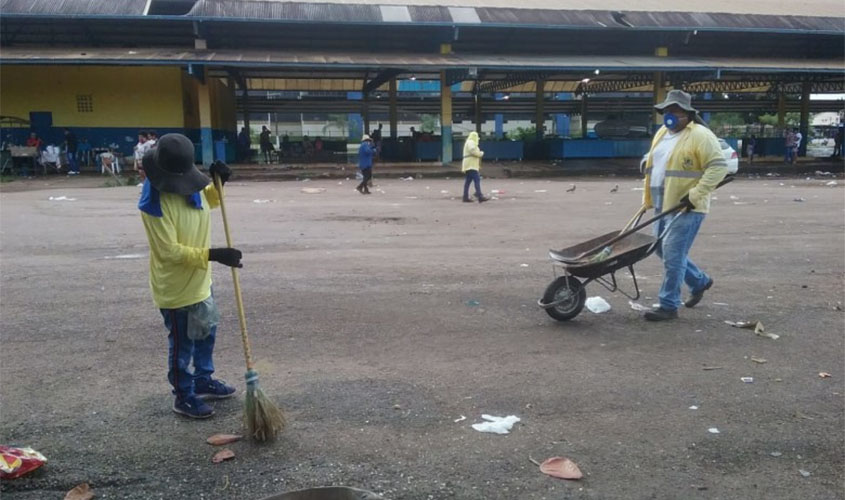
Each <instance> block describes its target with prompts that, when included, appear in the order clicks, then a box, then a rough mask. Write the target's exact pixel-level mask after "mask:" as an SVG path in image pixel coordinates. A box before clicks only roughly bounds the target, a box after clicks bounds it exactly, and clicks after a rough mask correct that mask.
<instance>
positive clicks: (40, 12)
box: [0, 0, 149, 16]
mask: <svg viewBox="0 0 845 500" xmlns="http://www.w3.org/2000/svg"><path fill="white" fill-rule="evenodd" d="M148 3H149V0H0V13H2V14H4V15H7V14H21V15H32V16H143V15H144V14H145V13H146V9H147V4H148Z"/></svg>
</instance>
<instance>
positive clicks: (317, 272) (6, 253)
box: [0, 177, 845, 500]
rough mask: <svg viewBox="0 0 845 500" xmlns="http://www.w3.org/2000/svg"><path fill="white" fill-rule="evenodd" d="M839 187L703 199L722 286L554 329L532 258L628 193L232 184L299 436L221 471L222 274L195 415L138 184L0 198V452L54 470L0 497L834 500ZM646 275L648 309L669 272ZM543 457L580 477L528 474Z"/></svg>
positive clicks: (228, 323)
mask: <svg viewBox="0 0 845 500" xmlns="http://www.w3.org/2000/svg"><path fill="white" fill-rule="evenodd" d="M829 180H830V179H812V180H806V179H804V178H800V179H790V178H773V177H772V178H764V179H758V180H738V181H736V182H734V183H733V184H731V185H729V186H726V187H725V188H723V189H722V190H720V192H718V194H717V198H718V199H717V200H716V201H714V204H713V205H714V207H713V211H712V213H711V214H710V216H708V218H707V220H706V221H705V223H704V226H703V228H702V231H701V233H700V235H699V237H698V239H697V241H696V244H695V247H694V249H693V252H692V256H693V257H694V259H695V260H696V262H697V263H698V264H700V265H701V266H702V267H703V268H704V269H706V270H707V271H708V272H709V273H711V274H712V276H713V277H714V279H715V286H714V287H713V288H712V289H711V290H710V291H709V292H708V293H707V294H706V296H705V298H704V300H703V301H702V303H701V304H700V305H699V306H698V307H696V308H695V309H685V310H683V311H681V317H680V319H678V320H677V321H674V322H667V323H660V324H649V323H646V322H644V321H643V320H642V319H641V318H640V316H639V314H640V313H638V312H636V311H634V310H632V309H631V307H630V306H629V304H628V299H627V298H625V297H624V296H622V295H620V294H618V293H617V294H611V293H609V292H608V291H606V290H604V289H602V288H601V287H600V286H599V285H597V284H591V285H589V286H588V296H595V295H599V296H601V297H604V298H605V299H607V300H608V301H609V302H610V304H611V305H612V307H613V308H612V310H611V311H610V312H608V313H605V314H594V313H591V312H589V311H587V310H586V309H585V310H584V312H582V313H581V315H580V316H578V317H577V318H575V319H574V320H572V321H569V322H565V323H560V322H556V321H554V320H552V319H551V318H549V317H548V316H547V315H546V313H545V312H543V311H542V310H541V309H539V308H538V307H537V306H536V302H537V299H538V298H539V297H540V295H541V294H542V293H543V290H544V289H545V287H546V286H547V285H548V283H549V282H550V281H551V280H552V279H553V277H554V274H553V269H552V266H551V265H550V262H549V260H548V257H547V250H548V249H549V248H562V247H566V246H570V245H573V244H576V243H579V242H582V241H585V240H587V239H589V238H591V237H593V236H596V235H599V234H602V233H604V232H608V231H612V230H613V229H615V228H618V227H621V226H622V225H623V224H624V223H625V221H626V220H627V219H628V218H629V216H630V215H631V214H632V213H633V212H634V211H635V210H636V208H637V207H638V205H639V202H640V197H641V194H642V193H641V192H640V191H638V190H635V189H636V188H637V187H638V186H639V182H638V181H636V180H634V179H623V178H618V179H614V178H606V179H589V178H577V179H560V180H542V179H531V180H522V179H487V180H485V181H484V187H485V189H486V190H487V191H488V192H489V191H490V190H494V189H496V190H501V191H503V193H502V194H499V195H498V198H499V199H496V200H493V201H491V202H489V203H486V204H482V205H479V204H463V203H461V202H460V199H459V198H458V197H457V196H459V193H458V192H459V189H460V188H461V185H462V181H461V180H460V179H451V180H447V179H417V180H414V181H401V180H398V179H394V180H380V181H377V183H378V190H377V191H376V192H375V194H373V195H372V196H369V197H365V196H361V195H359V194H358V193H356V192H354V191H353V185H354V182H352V181H338V180H323V181H311V182H246V183H245V182H240V183H239V182H236V181H235V180H233V182H232V183H231V185H229V186H228V188H229V189H228V191H227V194H228V200H229V207H228V208H229V211H230V217H231V218H232V223H233V228H234V229H233V230H234V239H235V242H236V246H237V247H239V248H241V249H242V250H243V251H244V255H245V257H244V269H243V271H242V275H241V279H242V284H243V288H244V293H245V300H246V306H247V317H248V323H249V328H250V332H251V336H252V340H253V352H254V353H255V355H256V356H257V358H258V360H259V365H258V367H259V371H260V374H261V384H262V387H263V388H264V390H265V392H266V393H267V394H269V395H270V396H271V397H272V398H273V399H274V400H275V401H277V402H278V403H279V404H280V405H281V406H283V407H284V409H285V411H286V413H287V415H288V417H289V419H290V426H289V428H288V430H287V431H286V432H285V433H284V435H283V436H282V437H281V439H280V440H279V441H278V442H276V443H275V444H272V445H264V446H257V445H252V444H250V443H248V442H238V443H235V444H233V445H231V449H232V450H233V451H234V452H235V454H236V458H235V459H234V460H231V461H228V462H225V463H223V464H218V465H214V464H212V463H211V460H210V459H211V456H212V455H213V454H214V452H215V451H216V450H215V449H214V448H212V447H211V446H209V445H208V444H206V443H205V439H206V438H207V437H208V436H209V435H211V434H214V433H218V432H238V431H239V430H240V429H241V417H242V403H243V392H242V391H243V387H244V384H243V379H242V376H243V373H244V365H243V357H242V351H241V347H240V340H239V335H238V327H237V316H236V312H235V305H234V300H233V297H232V285H231V277H230V275H229V273H228V270H227V269H225V268H223V267H220V266H217V267H216V268H215V293H216V296H217V298H218V304H219V305H220V307H221V312H222V314H223V318H222V324H221V326H220V329H219V337H218V345H217V348H216V355H215V357H216V365H217V375H218V376H220V377H222V378H224V379H226V380H228V381H229V382H231V383H235V384H236V385H238V387H239V389H240V391H239V394H238V397H237V398H236V399H232V400H228V401H224V402H218V403H216V404H215V405H214V406H215V409H216V415H215V416H214V418H212V419H210V420H207V421H201V422H197V421H190V420H187V419H185V418H182V417H179V416H177V415H175V414H173V413H172V412H171V411H170V405H171V396H170V392H169V387H168V385H167V382H166V377H165V374H166V346H167V341H166V331H165V329H164V327H163V325H162V321H161V317H160V316H159V314H158V311H157V310H156V309H155V307H154V305H153V304H152V301H151V298H150V293H149V290H148V286H147V260H146V259H147V253H148V251H147V244H146V239H145V236H144V232H143V228H142V226H141V223H140V218H139V215H138V212H137V210H136V208H135V203H136V201H137V196H138V188H137V187H122V188H91V187H85V186H87V185H90V183H89V184H86V183H85V182H84V179H60V178H56V179H54V180H52V181H51V182H50V185H46V184H44V183H43V182H42V183H40V184H39V183H38V182H33V183H31V185H30V186H29V187H28V188H27V189H26V190H21V189H20V188H17V189H6V190H4V192H3V193H2V194H0V210H2V212H0V213H2V219H0V246H1V247H0V251H1V253H0V258H2V260H0V269H2V279H1V280H0V285H2V287H1V288H0V306H1V307H2V308H1V309H0V313H2V314H0V330H2V350H0V361H1V362H2V367H1V369H0V374H1V375H2V385H0V391H2V419H1V420H0V436H2V437H0V442H2V443H4V444H15V445H21V446H31V447H33V448H35V449H36V450H39V451H41V452H42V453H43V454H44V455H46V456H47V458H48V459H49V463H48V464H47V465H46V466H45V467H43V468H42V469H41V470H39V471H37V472H35V473H33V474H31V475H30V476H27V477H25V478H22V479H19V480H16V481H13V482H6V483H3V485H2V494H3V498H10V499H12V498H16V499H18V498H19V499H49V498H63V496H64V493H65V492H66V491H67V490H69V489H71V488H72V487H73V486H74V485H76V484H79V483H82V482H88V483H90V484H91V486H92V488H93V489H94V491H95V493H96V494H97V496H98V498H133V499H148V498H192V499H195V498H224V499H226V498H231V499H260V498H263V497H264V496H268V495H271V494H276V493H280V492H284V491H288V490H293V489H298V488H304V487H311V486H317V485H330V484H336V485H339V484H343V485H350V486H357V487H361V488H365V489H369V490H372V491H374V492H377V493H381V494H383V495H385V497H387V498H391V499H441V498H456V499H562V498H566V499H680V498H684V499H699V498H700V499H738V498H742V499H794V498H804V499H825V500H827V499H832V498H845V494H843V480H845V473H844V472H843V470H845V469H844V466H845V463H843V450H845V446H843V444H845V443H844V442H843V441H844V440H845V431H843V429H845V418H843V414H845V413H844V412H845V405H844V404H843V393H845V387H843V380H845V363H843V359H845V336H843V333H844V332H845V323H843V320H844V319H845V318H843V312H842V311H841V304H837V303H841V302H842V301H843V278H844V277H845V274H844V273H845V259H843V257H844V256H845V227H843V226H845V217H844V215H845V214H843V212H845V196H843V189H842V185H843V181H842V180H841V179H839V180H838V182H839V185H838V186H836V187H828V186H825V182H828V181H829ZM571 183H575V184H576V186H577V189H576V191H575V192H574V193H567V192H565V191H566V189H567V188H569V187H570V184H571ZM615 184H618V185H619V189H618V192H617V193H610V190H611V188H612V187H613V186H614V185H615ZM306 187H310V188H324V189H325V191H324V192H321V193H319V194H305V193H303V192H301V189H302V188H306ZM60 196H66V197H69V198H73V199H74V200H73V201H68V200H58V201H57V200H50V199H49V198H50V197H54V198H55V197H60ZM795 199H803V200H804V201H801V202H798V201H793V200H795ZM213 217H214V221H215V222H214V233H213V236H212V238H213V241H214V242H216V243H217V244H218V245H222V243H223V241H224V237H223V232H222V224H221V221H220V217H219V214H217V213H215V214H214V215H213ZM636 269H637V272H638V277H639V279H640V283H641V286H642V287H643V293H644V295H645V296H646V297H644V298H643V299H642V300H641V301H640V303H642V304H645V305H650V304H651V303H653V302H654V301H655V299H654V297H656V294H657V289H658V287H659V284H660V279H661V278H660V274H661V267H660V263H659V261H658V260H657V259H656V258H655V257H652V258H649V259H648V260H646V261H644V262H642V263H640V264H639V265H638V266H637V268H636ZM618 278H619V280H620V283H621V284H622V286H623V287H627V288H628V289H630V287H631V282H630V279H629V278H628V277H627V276H625V275H624V273H621V274H620V275H619V276H618ZM837 306H838V307H837ZM726 320H730V321H737V320H759V321H761V322H763V324H764V325H765V328H766V331H767V332H772V333H775V334H777V335H780V338H779V339H777V340H772V339H769V338H764V337H761V336H756V335H755V334H754V333H753V332H752V331H749V330H743V329H738V328H732V327H731V326H729V325H727V324H725V321H726ZM751 358H755V359H759V358H762V359H765V360H766V362H765V363H758V362H755V361H752V359H751ZM819 372H828V373H830V377H829V378H821V377H820V376H819ZM741 377H753V379H754V381H753V383H743V382H742V381H741V380H740V378H741ZM692 406H697V407H698V409H690V407H692ZM482 413H489V414H493V415H501V416H504V415H511V414H512V415H517V416H518V417H520V418H521V419H522V421H521V422H520V423H518V424H516V426H515V428H514V429H513V431H512V432H511V434H509V435H503V436H500V435H493V434H484V433H480V432H477V431H475V430H473V429H472V428H471V424H472V423H475V422H479V421H480V416H481V414H482ZM463 416H465V417H466V419H465V420H462V421H460V422H456V420H458V419H460V418H462V417H463ZM710 428H717V429H718V430H719V434H714V433H711V432H709V431H708V429H710ZM552 456H566V457H570V458H572V459H573V460H575V461H576V462H577V463H578V464H579V465H580V467H581V469H582V471H583V472H584V474H585V477H584V479H582V480H581V481H574V482H567V481H563V480H558V479H553V478H550V477H547V476H544V475H543V474H541V473H540V472H539V471H538V469H537V467H536V466H535V465H533V464H532V463H531V462H530V461H529V457H533V458H534V459H538V460H542V459H545V458H547V457H552ZM800 471H804V473H805V474H802V473H801V472H800ZM805 476H806V477H805Z"/></svg>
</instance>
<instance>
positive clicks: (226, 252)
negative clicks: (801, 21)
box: [208, 248, 244, 267]
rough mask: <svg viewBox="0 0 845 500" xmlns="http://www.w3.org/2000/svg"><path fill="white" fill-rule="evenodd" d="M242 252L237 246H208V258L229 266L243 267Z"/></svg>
mask: <svg viewBox="0 0 845 500" xmlns="http://www.w3.org/2000/svg"><path fill="white" fill-rule="evenodd" d="M242 256H243V254H242V253H241V251H240V250H238V249H237V248H209V249H208V260H209V261H214V262H219V263H221V264H223V265H226V266H229V267H244V266H243V264H241V257H242Z"/></svg>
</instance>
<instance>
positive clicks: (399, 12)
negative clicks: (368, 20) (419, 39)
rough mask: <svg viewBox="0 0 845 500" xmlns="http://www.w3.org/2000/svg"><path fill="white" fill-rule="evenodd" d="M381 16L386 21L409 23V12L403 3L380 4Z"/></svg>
mask: <svg viewBox="0 0 845 500" xmlns="http://www.w3.org/2000/svg"><path fill="white" fill-rule="evenodd" d="M379 10H381V18H382V20H383V21H384V22H386V23H410V22H411V13H410V12H408V7H405V6H403V5H382V6H380V7H379Z"/></svg>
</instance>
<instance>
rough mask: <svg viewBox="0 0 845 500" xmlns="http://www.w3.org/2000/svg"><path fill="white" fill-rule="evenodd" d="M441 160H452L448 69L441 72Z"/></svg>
mask: <svg viewBox="0 0 845 500" xmlns="http://www.w3.org/2000/svg"><path fill="white" fill-rule="evenodd" d="M440 141H441V149H440V151H441V153H440V155H441V156H440V162H441V163H442V164H443V165H449V164H450V163H451V162H452V88H451V87H449V82H448V81H447V80H446V71H445V70H443V71H441V72H440Z"/></svg>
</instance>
